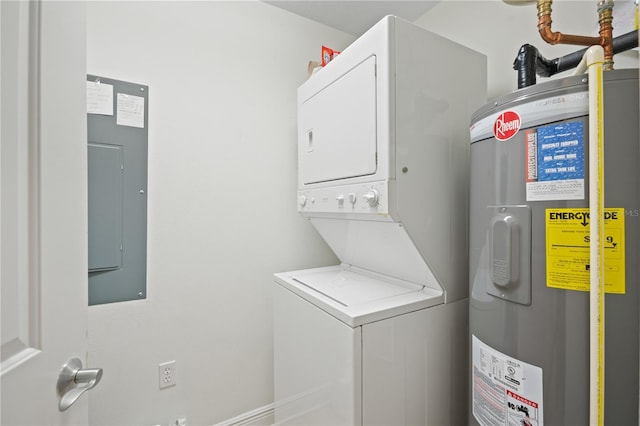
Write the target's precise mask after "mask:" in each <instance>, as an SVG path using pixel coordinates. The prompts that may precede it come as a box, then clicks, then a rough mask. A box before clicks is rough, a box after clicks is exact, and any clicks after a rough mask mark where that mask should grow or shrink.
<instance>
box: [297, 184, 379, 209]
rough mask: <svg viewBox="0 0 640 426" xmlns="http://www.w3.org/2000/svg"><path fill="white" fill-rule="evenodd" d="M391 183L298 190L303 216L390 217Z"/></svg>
mask: <svg viewBox="0 0 640 426" xmlns="http://www.w3.org/2000/svg"><path fill="white" fill-rule="evenodd" d="M387 186H388V185H387V182H385V181H383V182H370V183H361V184H353V185H337V186H329V187H321V188H314V189H306V190H300V191H298V211H299V212H301V213H312V212H313V213H350V214H352V213H363V214H374V215H388V214H389V198H388V194H389V191H388V188H387Z"/></svg>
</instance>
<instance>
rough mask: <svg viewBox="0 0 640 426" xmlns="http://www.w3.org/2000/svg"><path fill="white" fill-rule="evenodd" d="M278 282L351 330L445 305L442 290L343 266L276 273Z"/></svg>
mask: <svg viewBox="0 0 640 426" xmlns="http://www.w3.org/2000/svg"><path fill="white" fill-rule="evenodd" d="M275 277H276V281H277V282H278V283H279V284H280V285H282V286H284V287H286V288H288V289H289V290H291V291H293V292H294V293H296V294H298V295H299V296H300V297H302V298H304V299H305V300H307V301H308V302H311V303H312V304H314V305H316V306H317V307H319V308H321V309H323V310H324V311H326V312H328V313H329V314H331V315H333V316H334V317H336V318H338V319H339V320H340V321H342V322H344V323H345V324H347V325H350V326H352V327H355V326H359V325H362V324H365V323H369V322H373V321H379V320H382V319H385V318H390V317H393V316H397V315H402V314H405V313H408V312H412V311H416V310H418V309H423V308H426V307H429V306H434V305H438V304H441V303H443V301H444V296H443V293H442V291H438V290H434V289H430V288H427V287H423V286H419V285H416V284H413V283H410V282H408V281H402V280H398V279H395V278H392V277H387V276H383V275H381V274H377V273H373V272H370V271H366V270H363V269H360V268H356V267H353V266H347V265H340V266H332V267H327V268H316V269H308V270H302V271H293V272H285V273H281V274H275Z"/></svg>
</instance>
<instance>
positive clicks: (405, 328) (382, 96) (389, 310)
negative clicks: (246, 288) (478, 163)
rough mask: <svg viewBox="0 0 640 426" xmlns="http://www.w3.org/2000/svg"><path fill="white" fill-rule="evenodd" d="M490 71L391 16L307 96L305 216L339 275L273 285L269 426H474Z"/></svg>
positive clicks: (306, 87) (323, 272)
mask: <svg viewBox="0 0 640 426" xmlns="http://www.w3.org/2000/svg"><path fill="white" fill-rule="evenodd" d="M470 69H472V70H473V72H469V70H470ZM485 70H486V59H485V57H484V56H483V55H480V54H478V53H477V52H475V51H472V50H470V49H468V48H466V47H463V46H461V45H458V44H456V43H453V42H451V41H449V40H447V39H444V38H442V37H440V36H438V35H435V34H433V33H431V32H429V31H427V30H425V29H423V28H420V27H418V26H415V25H413V24H411V23H409V22H406V21H404V20H401V19H399V18H397V17H394V16H387V17H385V18H384V19H382V20H381V21H380V22H379V23H377V24H376V25H375V26H374V27H372V28H371V29H370V30H369V31H367V32H366V33H365V34H364V35H363V36H362V37H360V38H359V39H358V40H356V41H355V42H354V43H353V44H352V45H350V46H349V47H348V48H347V49H345V50H344V51H343V52H342V53H341V54H340V55H338V56H337V57H336V58H335V59H333V61H332V62H331V63H329V64H328V65H327V66H326V67H324V68H323V69H322V70H320V71H319V72H317V73H316V74H315V75H313V76H312V77H311V78H310V79H309V80H307V81H306V82H305V83H304V84H302V86H300V88H299V89H298V161H299V163H298V167H299V170H298V172H299V175H298V191H297V201H298V211H299V212H300V213H301V214H302V215H303V216H305V217H307V218H308V219H309V221H310V222H311V224H312V225H313V226H314V227H315V228H316V229H317V231H318V232H319V233H320V235H321V236H322V237H323V238H324V239H325V241H326V242H327V243H328V244H329V246H330V247H331V248H332V250H333V251H334V252H335V254H336V256H337V257H338V258H339V259H340V262H341V263H340V264H339V265H336V266H331V267H321V268H316V269H309V270H301V271H292V272H284V273H278V274H275V282H274V284H273V292H274V336H275V337H274V368H275V370H274V374H275V377H274V382H275V422H276V424H299V425H337V424H341V425H359V424H367V425H375V424H380V425H391V424H393V425H401V424H405V425H409V424H411V425H416V424H429V425H461V424H464V423H466V422H467V408H466V407H467V404H468V398H467V393H468V392H467V389H468V385H467V383H468V363H469V359H468V351H469V347H468V266H467V265H468V259H467V251H468V250H467V249H468V247H467V233H468V232H467V231H468V229H467V214H468V213H467V212H468V181H469V173H468V170H469V162H468V150H469V132H468V122H469V117H470V116H471V114H472V113H473V111H475V110H476V109H477V108H479V107H480V106H481V105H482V104H483V103H484V102H485V101H486V71H485Z"/></svg>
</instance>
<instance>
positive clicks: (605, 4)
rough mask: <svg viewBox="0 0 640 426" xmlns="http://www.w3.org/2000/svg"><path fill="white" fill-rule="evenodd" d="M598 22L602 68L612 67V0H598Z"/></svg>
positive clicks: (607, 69)
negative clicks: (601, 48)
mask: <svg viewBox="0 0 640 426" xmlns="http://www.w3.org/2000/svg"><path fill="white" fill-rule="evenodd" d="M598 22H599V24H600V39H601V40H602V44H601V45H602V47H603V48H604V64H602V69H603V70H605V71H609V70H612V69H613V25H612V22H613V0H601V1H599V2H598Z"/></svg>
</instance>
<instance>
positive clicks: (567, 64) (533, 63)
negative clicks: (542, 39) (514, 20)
mask: <svg viewBox="0 0 640 426" xmlns="http://www.w3.org/2000/svg"><path fill="white" fill-rule="evenodd" d="M612 44H613V53H614V54H617V53H620V52H626V51H627V50H631V49H633V48H636V47H638V30H634V31H631V32H628V33H626V34H623V35H621V36H618V37H615V38H614V39H613V43H612ZM586 52H587V48H584V49H581V50H578V51H575V52H572V53H569V54H567V55H564V56H560V57H558V58H555V59H546V58H545V57H544V56H542V55H541V54H540V51H539V50H538V49H537V48H536V47H535V46H532V45H530V44H523V45H522V46H521V47H520V50H519V51H518V56H516V58H515V60H514V61H513V69H514V70H517V71H518V89H522V88H524V87H528V86H532V85H534V84H536V74H537V75H539V76H540V77H551V76H552V75H555V74H557V73H559V72H563V71H567V70H569V69H571V68H575V67H576V66H577V65H578V63H579V62H580V60H581V59H582V58H583V57H584V55H585V53H586Z"/></svg>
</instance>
